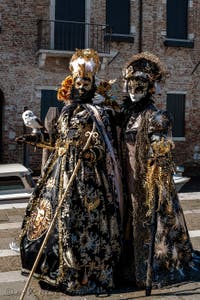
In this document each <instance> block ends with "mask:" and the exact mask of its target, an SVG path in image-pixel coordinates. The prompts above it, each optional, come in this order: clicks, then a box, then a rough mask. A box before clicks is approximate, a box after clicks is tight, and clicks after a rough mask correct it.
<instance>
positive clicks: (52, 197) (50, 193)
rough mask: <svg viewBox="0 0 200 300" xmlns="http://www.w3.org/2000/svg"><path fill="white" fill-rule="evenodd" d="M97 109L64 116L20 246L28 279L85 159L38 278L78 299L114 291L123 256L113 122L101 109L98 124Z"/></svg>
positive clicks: (74, 109) (70, 110)
mask: <svg viewBox="0 0 200 300" xmlns="http://www.w3.org/2000/svg"><path fill="white" fill-rule="evenodd" d="M92 109H94V107H93V106H92V105H89V104H82V103H75V104H70V105H67V106H65V107H64V108H63V111H62V113H61V115H60V117H59V120H58V125H57V138H56V139H55V144H54V150H53V152H52V153H51V155H50V157H49V159H48V161H47V163H46V165H45V168H44V171H43V176H42V177H41V178H40V179H39V180H38V182H37V186H36V189H35V191H34V193H33V195H32V197H31V199H30V202H29V204H28V206H27V209H26V213H25V217H24V221H23V226H22V234H21V244H20V249H21V262H22V273H23V274H27V273H29V272H30V270H31V268H32V266H33V263H34V261H35V259H36V256H37V253H38V251H39V249H40V247H41V243H42V241H43V239H44V237H45V234H46V232H47V229H48V227H49V224H50V222H51V220H52V217H53V215H54V212H55V209H56V207H57V205H58V203H59V201H61V198H62V195H63V193H64V192H65V188H66V185H67V183H68V181H69V178H70V176H71V175H72V172H73V170H74V168H75V165H76V163H77V161H78V159H79V157H80V156H81V157H82V160H81V165H80V168H79V170H78V172H77V175H76V177H75V180H74V181H73V183H72V185H71V187H70V189H69V191H68V193H67V196H66V197H65V199H64V202H63V205H62V207H61V209H60V211H59V214H58V218H57V221H56V223H55V226H54V227H53V230H52V232H51V234H50V236H49V239H48V241H47V245H46V247H45V249H44V251H43V254H42V256H41V259H40V261H39V263H38V265H37V268H36V271H35V274H34V276H35V277H37V278H38V279H39V283H40V284H41V287H44V288H51V287H52V288H53V287H54V288H56V289H58V290H59V291H62V292H64V293H70V294H77V295H79V294H89V293H98V292H102V291H107V290H110V289H112V288H113V287H114V282H113V273H114V269H115V265H116V264H117V262H118V259H119V256H120V251H121V238H120V214H119V202H118V196H119V193H118V186H119V185H118V182H117V181H118V179H119V178H118V175H117V174H116V173H117V172H116V165H115V163H116V162H115V161H113V160H114V157H113V153H114V150H113V148H112V136H111V127H110V124H109V117H108V114H107V112H106V109H104V108H99V107H96V108H95V109H96V110H97V111H98V116H100V119H101V122H99V121H98V120H96V118H95V116H94V114H93V113H92V111H93V110H92ZM102 123H103V124H104V125H103V126H102ZM93 126H94V132H93V136H92V139H91V142H90V145H89V148H88V150H87V151H86V153H85V154H84V153H82V149H83V147H84V145H85V143H86V141H87V138H88V133H90V132H91V131H92V128H93ZM108 140H109V141H110V142H108ZM111 152H112V153H111ZM114 165H115V166H114ZM116 175H117V176H116ZM119 198H120V197H119Z"/></svg>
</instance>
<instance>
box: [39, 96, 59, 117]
mask: <svg viewBox="0 0 200 300" xmlns="http://www.w3.org/2000/svg"><path fill="white" fill-rule="evenodd" d="M63 106H64V103H63V102H62V101H58V100H57V91H55V90H42V97H41V109H40V118H41V120H42V121H43V122H44V119H45V117H46V114H47V112H48V109H49V107H57V108H58V110H59V112H60V111H61V109H62V108H63Z"/></svg>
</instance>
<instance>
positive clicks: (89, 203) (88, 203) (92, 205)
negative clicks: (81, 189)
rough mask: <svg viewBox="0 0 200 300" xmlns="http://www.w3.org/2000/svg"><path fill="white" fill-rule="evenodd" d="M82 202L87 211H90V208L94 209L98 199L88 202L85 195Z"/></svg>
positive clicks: (98, 201)
mask: <svg viewBox="0 0 200 300" xmlns="http://www.w3.org/2000/svg"><path fill="white" fill-rule="evenodd" d="M84 204H85V207H86V208H87V210H88V212H90V211H91V210H94V209H96V208H97V207H98V206H99V204H100V199H99V198H96V199H95V200H94V202H89V201H88V199H87V198H86V196H85V197H84Z"/></svg>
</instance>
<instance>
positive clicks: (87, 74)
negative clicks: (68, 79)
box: [69, 49, 100, 80]
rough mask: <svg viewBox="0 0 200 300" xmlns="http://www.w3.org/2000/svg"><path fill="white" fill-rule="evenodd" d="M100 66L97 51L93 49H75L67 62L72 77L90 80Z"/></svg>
mask: <svg viewBox="0 0 200 300" xmlns="http://www.w3.org/2000/svg"><path fill="white" fill-rule="evenodd" d="M99 66H100V60H99V55H98V53H97V52H96V51H95V50H93V49H76V52H75V53H74V55H73V56H72V58H71V60H70V64H69V69H70V71H71V72H72V74H73V75H72V76H73V79H75V78H77V77H81V78H89V79H90V80H92V78H93V76H94V75H95V74H96V73H97V71H98V70H99Z"/></svg>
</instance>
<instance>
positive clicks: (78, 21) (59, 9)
mask: <svg viewBox="0 0 200 300" xmlns="http://www.w3.org/2000/svg"><path fill="white" fill-rule="evenodd" d="M84 22H85V0H67V1H66V0H65V1H64V0H55V30H54V47H55V49H57V50H71V51H74V50H75V48H80V49H81V48H84V46H85V24H84Z"/></svg>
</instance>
